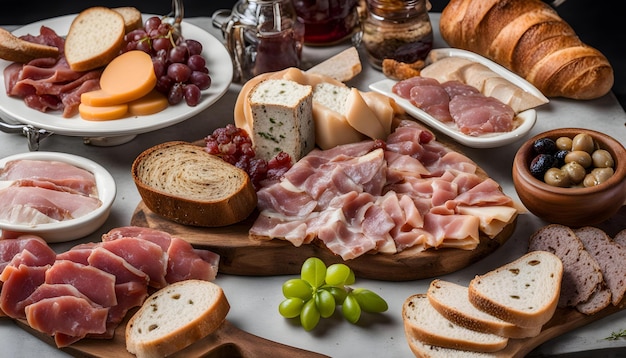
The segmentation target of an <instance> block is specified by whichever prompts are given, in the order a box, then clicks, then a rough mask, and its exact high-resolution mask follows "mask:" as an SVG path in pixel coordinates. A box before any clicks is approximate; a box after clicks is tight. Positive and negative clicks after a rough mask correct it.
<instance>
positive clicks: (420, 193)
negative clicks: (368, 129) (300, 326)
mask: <svg viewBox="0 0 626 358" xmlns="http://www.w3.org/2000/svg"><path fill="white" fill-rule="evenodd" d="M477 170H478V168H477V166H476V164H475V163H474V162H472V161H471V160H470V159H469V158H467V157H466V156H464V155H462V154H460V153H458V152H455V151H452V150H450V149H448V148H446V147H445V146H443V145H442V144H441V143H439V142H437V141H436V140H435V138H434V136H433V134H432V133H431V132H429V131H427V130H425V129H424V128H423V127H422V126H420V125H418V124H417V123H416V122H413V121H403V122H402V123H401V124H400V126H399V127H398V128H397V129H396V130H395V132H394V133H392V134H391V135H389V137H388V138H387V142H386V143H381V142H380V141H364V142H360V143H356V144H350V145H346V146H338V147H336V148H333V149H330V150H326V151H322V150H314V151H312V152H311V153H309V154H308V155H307V156H305V157H304V158H302V159H301V160H300V161H298V162H297V163H296V164H294V165H293V166H292V168H291V169H289V171H287V172H286V173H285V175H284V176H283V178H282V179H281V181H280V182H278V183H273V184H270V185H268V186H265V187H263V188H262V189H261V190H259V192H258V198H259V202H258V207H259V209H260V214H259V217H258V218H257V220H256V221H255V222H254V224H253V226H252V227H251V229H250V232H249V233H250V236H251V237H253V238H257V239H265V240H270V239H283V240H288V241H290V242H291V243H293V245H294V246H300V245H304V244H310V243H311V242H312V241H313V240H319V241H320V242H321V243H323V244H324V245H325V246H326V247H327V248H328V249H329V250H331V251H332V252H333V253H335V254H337V255H339V256H341V257H342V258H343V259H344V260H349V259H353V258H355V257H359V256H361V255H363V254H365V253H390V254H393V253H397V252H400V251H403V250H406V249H409V248H415V249H417V250H426V249H428V248H442V247H454V248H459V249H466V250H471V249H473V248H475V247H476V246H477V245H478V243H479V240H480V236H481V233H482V234H486V235H488V236H489V237H494V236H496V235H497V234H498V233H499V232H500V230H501V229H502V228H503V227H504V226H505V225H506V224H508V223H510V222H512V220H514V218H515V217H516V215H517V210H516V209H515V207H514V203H513V200H512V199H511V198H509V197H508V196H506V195H505V194H504V193H503V192H502V191H501V190H500V187H499V186H498V184H497V183H496V182H495V181H493V180H492V179H490V178H485V176H480V175H479V174H478V173H477ZM464 208H492V209H493V210H464ZM499 208H502V209H503V210H497V209H499ZM495 212H498V213H500V212H502V213H505V214H504V215H494V213H495Z"/></svg>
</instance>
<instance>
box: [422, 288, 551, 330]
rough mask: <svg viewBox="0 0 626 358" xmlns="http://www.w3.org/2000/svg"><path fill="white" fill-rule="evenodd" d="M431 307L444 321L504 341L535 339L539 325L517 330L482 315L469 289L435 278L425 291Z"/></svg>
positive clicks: (509, 324)
mask: <svg viewBox="0 0 626 358" xmlns="http://www.w3.org/2000/svg"><path fill="white" fill-rule="evenodd" d="M427 296H428V299H429V301H430V304H431V305H432V306H433V307H434V308H435V309H436V310H437V311H438V312H439V313H440V314H441V315H442V316H444V317H445V318H446V319H448V320H449V321H451V322H454V323H455V324H458V325H459V326H463V327H465V328H468V329H471V330H474V331H479V332H484V333H491V334H496V335H499V336H503V337H507V338H527V337H535V336H537V335H538V334H539V333H540V332H541V325H535V326H531V327H519V326H516V325H514V324H512V323H510V322H507V321H504V320H501V319H500V318H498V317H495V316H492V315H490V314H488V313H486V312H483V311H481V310H479V309H478V308H476V306H474V305H472V304H471V303H470V301H469V297H468V289H467V287H466V286H462V285H459V284H456V283H453V282H448V281H445V280H441V279H435V280H433V281H432V282H431V283H430V286H429V288H428V292H427Z"/></svg>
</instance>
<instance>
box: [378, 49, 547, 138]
mask: <svg viewBox="0 0 626 358" xmlns="http://www.w3.org/2000/svg"><path fill="white" fill-rule="evenodd" d="M450 56H458V57H464V58H467V59H470V60H473V61H476V62H479V63H482V64H483V65H485V66H487V67H489V68H490V69H491V70H492V71H494V72H496V73H498V74H499V75H500V76H502V77H504V78H506V79H507V80H509V81H510V82H511V83H513V84H515V85H517V86H518V87H520V88H522V89H523V90H525V91H527V92H530V93H531V94H533V95H534V96H537V97H538V98H541V99H543V100H544V101H545V102H546V103H547V102H548V99H547V98H546V97H545V96H544V95H543V94H542V93H541V92H540V91H539V90H538V89H537V88H536V87H535V86H533V85H531V84H530V83H529V82H528V81H526V80H525V79H523V78H521V77H520V76H518V75H516V74H514V73H513V72H511V71H509V70H507V69H506V68H504V67H502V66H500V65H498V64H496V63H495V62H493V61H490V60H488V59H486V58H484V57H482V56H479V55H477V54H475V53H473V52H469V51H465V50H460V49H453V48H444V49H435V50H432V51H431V52H430V54H429V57H428V59H427V62H433V61H436V60H438V59H441V58H443V57H450ZM396 83H397V81H394V80H391V79H384V80H381V81H378V82H375V83H372V84H370V86H369V88H370V89H371V90H373V91H376V92H379V93H382V94H384V95H387V96H389V97H391V98H393V99H394V100H395V101H396V102H397V103H398V104H399V105H400V106H401V107H402V108H403V109H404V110H405V111H406V112H407V113H408V114H410V115H411V116H413V117H415V118H416V119H419V120H420V121H422V122H424V123H425V124H427V125H429V126H430V127H432V128H433V129H436V130H439V131H440V132H442V133H444V134H446V135H448V136H450V137H451V138H452V139H454V140H456V141H457V142H459V143H461V144H464V145H466V146H468V147H473V148H494V147H500V146H503V145H507V144H510V143H513V142H515V141H517V140H518V139H520V138H521V137H523V136H525V135H526V134H528V132H530V130H531V129H532V127H533V126H534V125H535V122H536V120H537V112H536V111H535V110H534V109H529V110H526V111H523V112H520V113H518V114H517V119H516V120H518V121H520V122H521V123H520V124H519V125H518V126H517V127H516V128H515V129H513V130H512V131H510V132H500V133H490V134H484V135H481V136H470V135H467V134H464V133H463V132H461V131H459V130H458V128H457V127H456V125H454V124H446V123H443V122H441V121H439V120H437V119H436V118H434V117H433V116H431V115H430V114H428V113H426V112H425V111H423V110H421V109H419V108H418V107H416V106H415V105H414V104H413V103H411V102H410V101H409V100H407V99H405V98H402V97H400V96H398V95H397V94H395V93H393V91H392V87H393V85H394V84H396Z"/></svg>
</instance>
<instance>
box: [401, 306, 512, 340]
mask: <svg viewBox="0 0 626 358" xmlns="http://www.w3.org/2000/svg"><path fill="white" fill-rule="evenodd" d="M402 320H403V321H404V327H405V328H404V329H405V333H406V335H407V336H408V337H414V338H415V339H417V340H419V341H421V342H424V343H426V344H430V345H434V346H440V347H445V348H453V349H459V350H469V351H476V352H495V351H498V350H501V349H503V348H504V347H506V345H507V343H508V338H506V337H502V336H498V335H495V334H490V333H483V332H478V331H474V330H471V329H467V328H465V327H462V326H459V325H457V324H455V323H453V322H451V321H449V320H448V319H446V318H445V317H444V316H442V315H441V314H439V312H438V311H437V310H436V309H435V308H434V307H433V306H432V305H431V304H430V302H429V300H428V296H427V295H426V294H415V295H412V296H410V297H409V298H407V299H406V300H405V302H404V304H403V305H402Z"/></svg>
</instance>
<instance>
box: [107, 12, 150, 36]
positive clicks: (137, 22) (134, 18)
mask: <svg viewBox="0 0 626 358" xmlns="http://www.w3.org/2000/svg"><path fill="white" fill-rule="evenodd" d="M113 10H115V11H116V12H117V13H119V14H120V15H122V17H123V18H124V31H125V32H126V33H129V32H131V31H133V30H136V29H138V28H140V27H142V26H143V19H142V17H141V11H139V10H138V9H137V8H136V7H133V6H122V7H115V8H113Z"/></svg>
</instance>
